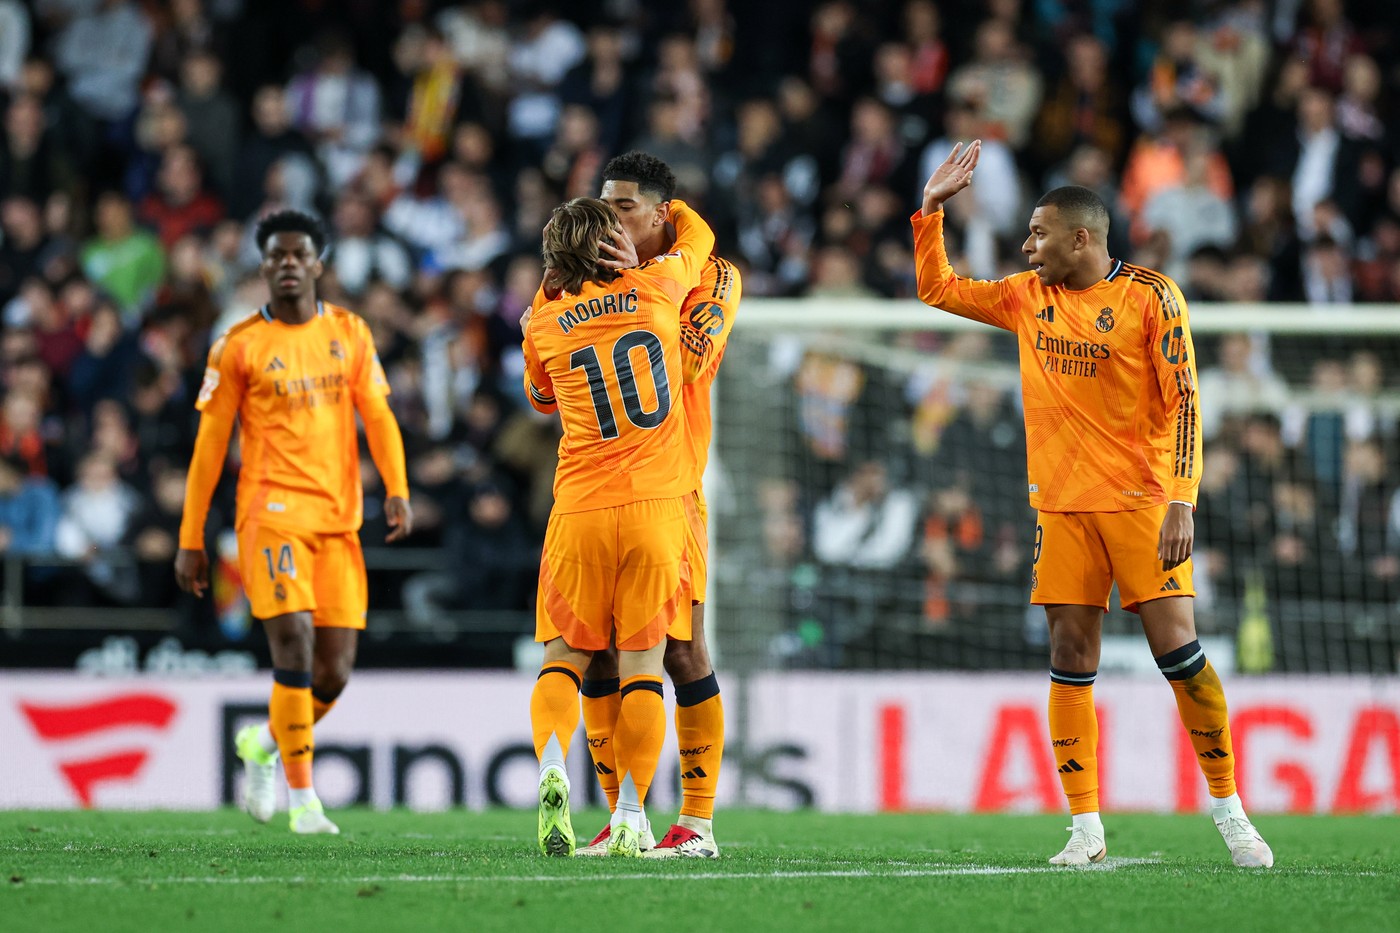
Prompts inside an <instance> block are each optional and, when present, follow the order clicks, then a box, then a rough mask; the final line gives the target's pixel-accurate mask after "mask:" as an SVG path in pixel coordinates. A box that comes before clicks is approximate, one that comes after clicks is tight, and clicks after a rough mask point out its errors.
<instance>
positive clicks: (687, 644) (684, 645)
mask: <svg viewBox="0 0 1400 933" xmlns="http://www.w3.org/2000/svg"><path fill="white" fill-rule="evenodd" d="M697 634H698V633H697ZM663 663H664V664H665V667H666V676H668V677H670V678H671V683H674V684H688V683H691V682H692V681H696V680H699V679H700V678H701V677H706V676H708V675H709V673H710V670H711V667H710V653H709V652H708V651H706V650H705V643H704V641H702V640H700V639H695V640H692V641H677V640H671V641H668V642H667V643H666V656H665V658H664V659H663Z"/></svg>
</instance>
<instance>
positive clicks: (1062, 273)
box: [912, 141, 1274, 868]
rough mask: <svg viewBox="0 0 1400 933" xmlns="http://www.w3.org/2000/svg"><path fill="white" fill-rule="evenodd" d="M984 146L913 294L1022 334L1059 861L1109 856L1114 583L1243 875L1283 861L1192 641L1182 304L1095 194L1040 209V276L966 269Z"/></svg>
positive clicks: (935, 229) (935, 231)
mask: <svg viewBox="0 0 1400 933" xmlns="http://www.w3.org/2000/svg"><path fill="white" fill-rule="evenodd" d="M980 151H981V143H980V141H974V142H973V143H972V144H971V145H970V146H968V147H967V148H966V149H964V148H963V147H962V146H961V145H959V146H957V147H955V148H954V149H953V152H952V153H951V154H950V155H949V156H948V158H947V159H946V160H945V161H944V162H943V164H942V165H940V166H939V167H938V168H937V169H936V170H935V171H934V173H933V175H932V176H931V177H930V178H929V180H928V183H927V184H926V185H925V187H924V200H923V206H922V209H921V210H920V211H918V212H917V213H915V214H914V216H913V218H912V223H913V227H914V241H915V256H916V272H917V276H918V288H919V298H920V299H922V300H923V301H924V302H925V303H927V304H929V305H932V306H934V307H937V308H942V309H943V310H945V311H949V312H952V313H953V314H957V315H960V316H962V317H966V318H971V319H972V320H975V321H981V322H982V323H985V324H991V325H993V326H994V327H1000V328H1002V329H1003V330H1008V331H1011V332H1012V333H1014V334H1016V336H1017V342H1018V343H1019V346H1020V361H1021V391H1022V397H1023V400H1024V410H1025V420H1026V448H1027V452H1028V458H1027V459H1028V463H1027V467H1028V480H1029V490H1030V502H1031V505H1032V507H1034V508H1035V509H1036V510H1037V512H1038V515H1037V524H1036V528H1035V550H1034V570H1033V572H1032V574H1031V602H1032V603H1033V604H1035V605H1043V606H1044V607H1045V615H1046V619H1047V621H1048V623H1049V628H1050V702H1049V718H1050V737H1051V742H1052V746H1053V751H1054V755H1055V761H1056V765H1057V767H1058V770H1059V774H1060V781H1061V785H1062V786H1063V788H1064V792H1065V796H1066V797H1067V798H1068V801H1069V807H1070V813H1071V814H1072V822H1073V826H1072V827H1071V828H1070V839H1069V843H1068V844H1067V845H1066V846H1065V848H1064V850H1063V851H1061V852H1060V853H1059V854H1057V855H1055V856H1054V857H1053V858H1051V859H1050V861H1051V863H1052V864H1056V865H1085V864H1088V863H1090V862H1098V861H1101V860H1102V859H1103V858H1104V856H1105V855H1106V854H1107V848H1106V846H1105V844H1104V829H1103V823H1102V821H1101V819H1100V817H1099V800H1098V793H1099V781H1098V759H1097V747H1098V720H1097V717H1096V714H1095V711H1094V679H1095V675H1096V673H1097V670H1098V663H1099V647H1100V636H1101V630H1102V623H1103V614H1104V612H1105V611H1106V610H1107V608H1108V598H1109V592H1110V590H1111V588H1112V586H1113V584H1114V583H1117V585H1118V594H1119V598H1120V601H1121V603H1122V605H1123V608H1125V609H1127V610H1129V611H1131V612H1135V613H1137V614H1138V615H1139V616H1140V618H1141V620H1142V628H1143V632H1144V634H1145V635H1146V636H1147V643H1148V646H1149V647H1150V649H1151V651H1152V654H1153V657H1154V658H1155V659H1156V661H1157V667H1158V668H1159V669H1160V670H1161V672H1162V676H1164V677H1165V678H1166V680H1167V683H1168V684H1170V686H1171V688H1172V691H1173V693H1174V694H1175V696H1176V703H1177V709H1178V712H1179V713H1180V716H1181V723H1182V726H1183V727H1184V728H1185V729H1186V730H1187V732H1188V734H1189V736H1190V740H1191V745H1192V747H1193V748H1194V750H1195V753H1196V760H1197V762H1198V764H1199V765H1200V768H1201V771H1202V773H1203V774H1204V775H1205V778H1206V782H1207V784H1208V785H1209V789H1210V796H1211V806H1210V812H1211V816H1212V817H1213V818H1214V821H1215V825H1216V827H1217V828H1218V829H1219V831H1220V834H1221V836H1222V837H1223V838H1224V840H1225V843H1226V845H1227V846H1228V847H1229V849H1230V855H1231V857H1232V859H1233V860H1234V863H1235V864H1236V865H1239V866H1241V867H1257V868H1267V867H1269V866H1271V865H1273V861H1274V856H1273V852H1272V851H1270V849H1269V846H1268V845H1267V844H1266V843H1265V842H1264V840H1263V838H1262V837H1261V836H1260V835H1259V832H1258V831H1257V830H1256V829H1255V828H1254V826H1253V824H1252V823H1250V821H1249V818H1248V817H1247V816H1246V815H1245V811H1244V807H1243V805H1242V804H1241V803H1240V798H1239V795H1238V793H1237V792H1236V788H1235V757H1234V755H1235V752H1234V747H1233V745H1232V744H1231V741H1230V722H1229V718H1228V715H1227V712H1226V706H1225V692H1224V689H1223V687H1222V686H1221V683H1220V678H1219V677H1218V676H1217V675H1216V672H1215V669H1214V668H1213V667H1212V666H1211V664H1210V661H1209V660H1207V658H1206V655H1205V650H1204V649H1203V648H1202V647H1201V644H1200V642H1199V641H1197V640H1196V627H1195V619H1194V615H1193V611H1192V600H1193V598H1194V595H1195V589H1194V588H1193V585H1192V567H1191V547H1192V543H1193V540H1194V534H1195V532H1194V527H1195V523H1194V518H1193V512H1194V511H1195V507H1196V496H1197V490H1198V487H1199V486H1200V477H1201V426H1200V418H1199V411H1198V407H1197V399H1196V363H1195V355H1194V352H1193V347H1192V343H1191V331H1190V325H1189V322H1188V315H1187V310H1186V301H1185V299H1184V298H1182V296H1181V291H1180V290H1179V289H1178V288H1177V286H1176V283H1175V282H1173V281H1172V280H1171V279H1169V278H1167V277H1166V276H1165V275H1162V274H1161V273H1160V272H1155V271H1153V270H1151V269H1145V268H1142V267H1140V266H1134V265H1130V264H1128V263H1125V262H1123V261H1121V260H1115V259H1113V258H1111V257H1110V256H1109V254H1108V222H1109V217H1108V211H1107V210H1106V209H1105V207H1104V205H1103V202H1102V201H1100V200H1099V198H1098V196H1097V195H1095V194H1094V193H1093V192H1092V191H1090V190H1089V189H1087V188H1080V187H1074V186H1068V187H1063V188H1056V189H1054V190H1052V191H1050V192H1049V193H1047V194H1046V195H1045V196H1044V197H1042V198H1041V199H1040V201H1039V203H1038V204H1037V205H1036V207H1035V211H1034V212H1033V213H1032V214H1031V219H1030V234H1029V236H1027V238H1026V240H1025V243H1024V244H1023V246H1022V247H1021V249H1022V252H1024V253H1025V254H1026V256H1027V258H1028V260H1029V262H1030V265H1031V268H1030V270H1029V271H1026V272H1022V273H1019V274H1017V275H1011V276H1007V277H1006V278H1004V279H1001V280H999V281H995V282H988V281H978V280H974V279H967V278H962V277H961V276H958V275H957V274H956V273H955V272H954V271H953V269H952V267H951V266H950V265H949V263H948V256H947V251H946V249H945V247H944V243H943V202H945V201H947V200H948V199H949V198H951V197H953V196H954V195H955V194H957V193H958V192H959V191H961V190H962V189H964V188H966V187H967V186H968V185H969V184H971V182H972V175H973V170H974V169H975V168H976V167H977V158H978V155H979V153H980Z"/></svg>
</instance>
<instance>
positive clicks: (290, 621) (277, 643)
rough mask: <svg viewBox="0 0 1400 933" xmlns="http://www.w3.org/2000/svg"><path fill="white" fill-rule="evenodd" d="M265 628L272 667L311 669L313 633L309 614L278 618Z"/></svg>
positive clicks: (269, 622)
mask: <svg viewBox="0 0 1400 933" xmlns="http://www.w3.org/2000/svg"><path fill="white" fill-rule="evenodd" d="M265 627H266V629H267V643H268V648H269V650H270V651H271V652H272V663H273V666H274V667H279V668H283V669H285V670H295V671H305V670H310V669H311V660H312V654H313V650H314V647H313V646H314V644H315V633H314V630H313V628H312V626H311V616H310V614H309V613H302V612H293V613H288V614H287V615H285V616H278V617H277V618H276V619H271V620H269V621H268V622H267V623H266V626H265Z"/></svg>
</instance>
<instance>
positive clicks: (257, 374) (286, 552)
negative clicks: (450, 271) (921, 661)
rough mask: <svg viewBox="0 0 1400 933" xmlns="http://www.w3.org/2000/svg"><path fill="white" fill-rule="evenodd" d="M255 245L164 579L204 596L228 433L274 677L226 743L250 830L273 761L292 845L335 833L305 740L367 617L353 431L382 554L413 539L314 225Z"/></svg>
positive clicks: (365, 367) (399, 481)
mask: <svg viewBox="0 0 1400 933" xmlns="http://www.w3.org/2000/svg"><path fill="white" fill-rule="evenodd" d="M255 236H256V241H257V244H258V248H259V249H260V250H261V251H262V266H261V272H262V276H263V278H264V279H265V280H266V281H267V285H268V289H269V290H270V292H271V295H272V300H271V301H270V302H269V303H268V304H266V305H264V306H263V307H262V308H261V309H260V310H259V311H258V312H256V313H255V314H253V315H252V316H250V317H248V318H247V319H245V320H243V321H242V322H240V323H238V324H235V325H234V326H233V327H231V328H230V329H229V331H228V333H226V334H224V335H223V336H222V337H220V338H219V339H218V340H217V341H215V343H214V346H213V347H212V348H211V349H210V351H209V364H208V367H207V368H206V369H205V371H204V385H203V387H202V388H201V389H200V392H199V397H198V399H197V400H196V402H195V407H196V408H197V409H198V410H199V411H200V412H201V417H200V421H199V433H198V436H197V437H196V439H195V447H194V457H193V460H192V461H191V464H190V471H189V478H188V487H187V490H186V494H185V511H184V517H183V520H182V521H181V524H180V550H179V553H178V554H177V555H176V557H175V577H176V580H177V581H178V582H179V585H180V587H181V588H182V589H184V590H186V591H187V592H191V593H194V594H195V595H196V596H202V595H204V591H205V590H206V589H207V588H208V585H209V559H208V556H207V555H206V553H205V550H204V525H205V520H206V518H207V515H208V512H209V501H210V498H211V497H212V496H213V493H214V487H215V486H216V485H217V483H218V481H219V477H220V475H221V474H222V472H223V466H224V458H225V456H226V455H227V452H228V444H229V437H230V436H231V434H232V432H233V426H234V423H235V421H237V422H238V423H239V424H240V425H241V428H242V433H241V440H240V444H241V450H242V466H241V468H240V470H239V474H238V509H237V511H238V514H237V522H236V527H237V534H238V559H239V570H240V573H241V575H242V578H243V583H244V586H245V587H247V590H248V598H249V601H250V602H251V604H252V612H253V616H254V617H255V618H257V619H260V620H261V621H262V623H263V628H264V629H265V630H266V631H267V639H268V646H269V648H270V649H271V653H272V666H273V671H272V681H273V682H272V699H271V702H270V703H269V704H268V713H269V716H268V721H267V722H265V723H263V724H261V725H253V726H248V727H246V728H244V729H242V730H240V731H239V732H238V735H237V737H236V740H235V742H236V749H237V753H238V756H239V758H241V759H242V760H243V763H244V770H245V773H246V777H247V781H246V784H245V788H244V805H245V807H246V809H247V810H248V812H249V813H250V814H251V815H252V816H253V818H254V819H256V820H258V821H259V822H267V821H268V820H269V819H271V818H272V814H273V811H274V809H275V806H276V796H275V786H274V780H273V779H274V773H275V768H276V762H277V758H278V756H279V754H280V757H281V759H282V768H283V772H284V773H285V775H286V779H287V787H288V800H289V805H290V811H291V814H290V816H291V828H292V831H293V832H295V833H338V832H339V831H340V830H339V829H338V828H337V827H336V825H335V824H334V823H333V822H331V821H330V820H329V819H328V818H327V817H326V815H325V812H324V810H323V808H322V806H321V802H320V800H319V799H318V798H317V796H316V791H315V789H314V787H313V784H312V780H311V763H312V758H313V755H314V750H315V741H314V739H313V733H314V730H313V725H314V723H316V722H318V721H320V719H321V718H322V717H323V716H325V715H326V713H328V712H329V711H330V709H331V707H332V706H334V705H335V702H336V699H337V698H338V697H339V696H340V693H341V691H343V690H344V689H345V684H346V682H347V680H348V679H349V677H350V670H351V668H352V667H353V666H354V663H355V653H356V649H357V646H358V642H359V632H360V630H361V629H363V628H364V626H365V613H366V610H367V606H368V593H369V590H368V586H367V582H366V579H365V565H364V557H363V555H362V554H361V551H360V538H359V528H360V524H361V519H362V514H361V510H362V506H363V498H364V497H363V492H362V490H361V486H360V453H359V434H358V431H357V429H356V425H355V416H356V414H358V415H359V417H360V419H361V420H362V421H363V422H364V429H365V436H366V438H367V439H368V441H369V449H370V454H371V455H372V456H373V458H374V463H375V466H376V467H378V469H379V473H380V476H382V477H383V479H384V487H385V489H386V490H387V495H388V498H387V501H386V502H385V506H384V511H385V516H386V518H387V520H388V523H389V525H390V528H391V531H390V533H389V535H388V539H387V540H389V541H391V542H392V541H398V540H401V539H402V538H404V537H405V536H407V535H408V534H409V533H410V532H411V531H412V530H413V511H412V509H411V508H410V507H409V503H408V474H407V470H406V469H405V466H404V449H403V437H402V435H401V434H400V433H399V425H398V422H397V421H396V420H395V418H394V413H393V412H392V411H391V410H390V408H389V405H388V402H387V401H386V396H388V394H389V384H388V382H387V381H386V380H385V378H384V371H383V369H382V368H381V367H380V365H379V356H378V354H377V353H375V349H374V339H373V337H372V336H371V335H370V331H369V327H368V325H366V324H365V322H364V321H363V320H362V319H361V318H359V317H358V316H356V315H355V314H353V313H352V312H350V311H347V310H345V309H344V308H338V307H336V306H335V305H328V304H325V303H323V302H321V301H318V300H317V299H316V280H317V279H318V278H319V277H320V275H321V272H322V268H323V267H322V262H321V254H322V252H323V251H324V249H325V246H326V237H325V233H324V232H323V230H322V228H321V225H320V223H319V222H318V221H317V220H316V219H315V218H313V217H311V216H309V215H306V214H303V213H299V212H297V211H279V212H277V213H274V214H270V215H268V216H267V217H265V218H263V220H262V221H261V222H260V223H259V224H258V227H257V231H256V234H255Z"/></svg>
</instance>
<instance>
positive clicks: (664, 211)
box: [652, 201, 671, 227]
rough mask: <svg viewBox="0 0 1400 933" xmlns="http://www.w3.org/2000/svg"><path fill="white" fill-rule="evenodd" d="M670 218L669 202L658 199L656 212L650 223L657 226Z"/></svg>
mask: <svg viewBox="0 0 1400 933" xmlns="http://www.w3.org/2000/svg"><path fill="white" fill-rule="evenodd" d="M670 219H671V202H670V201H658V202H657V203H656V214H655V216H654V217H653V218H652V225H653V226H656V227H659V226H661V225H662V224H664V223H666V222H667V221H668V220H670Z"/></svg>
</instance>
